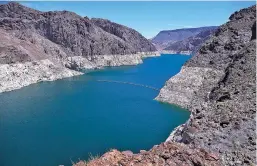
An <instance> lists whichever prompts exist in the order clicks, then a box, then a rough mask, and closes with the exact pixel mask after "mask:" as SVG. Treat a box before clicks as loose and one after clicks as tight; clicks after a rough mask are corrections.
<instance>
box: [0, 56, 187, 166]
mask: <svg viewBox="0 0 257 166" xmlns="http://www.w3.org/2000/svg"><path fill="white" fill-rule="evenodd" d="M188 59H189V57H188V56H182V55H162V57H158V58H148V59H145V60H144V63H143V64H141V65H137V66H128V67H115V68H106V69H104V70H98V71H91V72H89V73H87V74H85V75H83V76H77V77H73V78H68V79H63V80H57V81H53V82H42V83H38V84H33V85H30V86H28V87H24V88H22V89H19V90H16V91H12V92H7V93H2V94H0V134H1V135H0V165H1V166H17V165H19V166H29V165H33V166H54V165H61V164H63V165H71V162H72V161H73V162H76V161H78V160H79V159H84V160H87V159H88V157H89V155H93V156H94V155H101V154H103V153H104V152H106V151H108V150H110V149H113V148H116V149H119V150H128V149H129V150H132V151H133V152H139V150H141V149H145V150H149V149H150V148H151V147H152V146H153V145H155V144H159V143H160V142H163V141H164V140H165V139H166V138H167V137H168V135H169V134H170V132H171V131H172V130H173V129H174V128H175V127H177V126H178V125H180V124H182V123H184V122H185V121H186V120H187V119H188V118H189V112H188V111H186V110H183V109H181V108H179V107H176V106H172V105H169V104H163V103H160V102H157V101H155V100H153V99H154V98H155V97H156V96H157V95H158V93H159V92H158V91H156V90H153V89H148V88H144V87H140V86H133V85H128V84H118V83H109V82H97V81H96V80H115V81H125V82H133V83H138V84H146V85H149V86H152V87H156V88H161V87H163V85H164V83H165V81H166V80H168V79H169V78H170V77H171V76H173V75H175V74H176V73H178V72H179V70H180V68H181V66H182V64H183V63H185V61H186V60H188Z"/></svg>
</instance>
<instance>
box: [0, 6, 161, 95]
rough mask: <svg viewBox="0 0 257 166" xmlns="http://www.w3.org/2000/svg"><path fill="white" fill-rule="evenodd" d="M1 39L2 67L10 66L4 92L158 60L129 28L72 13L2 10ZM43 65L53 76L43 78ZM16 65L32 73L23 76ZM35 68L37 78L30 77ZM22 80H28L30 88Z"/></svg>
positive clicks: (18, 8) (17, 8) (1, 87)
mask: <svg viewBox="0 0 257 166" xmlns="http://www.w3.org/2000/svg"><path fill="white" fill-rule="evenodd" d="M0 35H1V36H2V37H1V38H0V65H1V64H2V65H5V66H8V67H2V68H1V69H8V70H4V71H0V72H1V73H2V75H1V76H0V77H1V78H2V77H6V78H5V79H0V92H3V91H8V90H12V89H17V88H18V87H22V86H23V85H29V84H30V83H29V82H30V81H29V80H34V81H31V83H34V82H38V81H42V80H54V78H56V79H59V78H61V77H69V76H73V75H78V74H82V73H80V72H77V71H74V70H80V69H87V68H98V67H103V66H119V65H134V64H139V63H142V58H143V57H147V56H153V55H158V53H155V52H154V51H156V49H155V47H154V45H153V44H151V42H149V41H148V40H147V39H146V38H144V37H143V36H142V35H141V34H140V33H138V32H136V31H135V30H133V29H131V28H128V27H125V26H122V25H119V24H116V23H113V22H110V21H107V20H103V19H92V20H91V19H89V18H87V17H81V16H79V15H77V14H75V13H73V12H68V11H54V12H52V11H50V12H41V11H37V10H33V9H30V8H28V7H25V6H22V5H20V4H19V3H16V2H10V3H7V4H2V5H0ZM42 60H43V61H42ZM44 60H47V62H49V63H50V64H51V66H52V67H47V69H48V70H49V73H52V74H53V75H47V76H46V75H44V73H45V71H46V68H44V70H41V69H42V68H41V67H39V66H37V65H43V66H45V63H44V64H41V62H46V61H44ZM30 62H36V63H30ZM16 63H17V64H19V66H21V65H24V66H23V68H26V69H27V71H28V72H20V71H19V70H20V68H18V67H17V65H13V64H16ZM31 64H33V65H31ZM32 66H33V67H32ZM35 67H38V70H35V71H34V72H37V73H30V71H32V70H33V69H34V68H35ZM54 68H55V69H58V70H55V71H53V69H54ZM9 70H10V71H12V72H10V71H9ZM57 71H58V72H57ZM64 71H65V72H64ZM66 71H69V72H66ZM56 72H57V73H58V74H57V73H56ZM18 73H19V74H18ZM66 73H70V74H66ZM35 75H38V76H39V77H35V78H38V79H35V78H34V76H35ZM41 77H44V78H45V79H41ZM50 77H51V78H50ZM20 78H21V79H20ZM24 78H29V79H27V82H26V83H24V82H23V81H22V80H24ZM7 80H8V81H9V82H8V83H7V82H6V81H7ZM18 80H20V81H18ZM7 84H8V85H9V86H8V87H7V86H6V85H7ZM12 85H13V86H12Z"/></svg>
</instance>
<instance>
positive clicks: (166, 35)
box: [151, 26, 217, 52]
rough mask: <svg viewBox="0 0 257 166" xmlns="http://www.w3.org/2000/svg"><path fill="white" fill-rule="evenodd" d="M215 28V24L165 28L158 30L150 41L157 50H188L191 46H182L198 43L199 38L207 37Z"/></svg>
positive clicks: (192, 45)
mask: <svg viewBox="0 0 257 166" xmlns="http://www.w3.org/2000/svg"><path fill="white" fill-rule="evenodd" d="M216 28H217V27H216V26H210V27H199V28H184V29H176V30H166V31H161V32H159V33H158V34H157V35H156V36H155V37H154V38H153V39H152V40H151V41H152V43H153V44H154V45H155V46H156V47H157V48H158V50H163V49H165V48H167V49H166V50H174V51H176V52H179V51H188V50H189V51H190V50H192V48H190V49H188V48H187V49H185V48H184V47H195V46H196V45H199V44H198V43H199V42H200V41H199V40H201V39H203V38H205V37H207V36H208V33H209V32H212V31H213V30H215V29H216ZM189 38H191V39H189ZM193 38H195V39H193ZM199 38H201V39H199ZM201 43H202V42H201ZM183 45H184V46H183ZM169 47H170V48H169ZM180 47H182V48H180Z"/></svg>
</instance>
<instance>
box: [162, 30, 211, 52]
mask: <svg viewBox="0 0 257 166" xmlns="http://www.w3.org/2000/svg"><path fill="white" fill-rule="evenodd" d="M215 30H216V28H213V29H207V30H203V31H201V32H200V33H198V34H197V35H195V36H191V37H189V38H187V39H184V40H181V41H177V42H175V43H171V44H169V45H168V47H166V48H165V49H164V50H167V51H171V52H174V53H188V54H192V53H195V52H196V51H197V50H198V49H199V47H200V46H201V45H202V43H204V41H205V40H207V39H208V38H209V37H210V35H211V34H213V33H214V32H215Z"/></svg>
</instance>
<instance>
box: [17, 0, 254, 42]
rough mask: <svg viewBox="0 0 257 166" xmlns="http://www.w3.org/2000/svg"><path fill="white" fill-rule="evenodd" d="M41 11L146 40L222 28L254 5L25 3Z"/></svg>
mask: <svg viewBox="0 0 257 166" xmlns="http://www.w3.org/2000/svg"><path fill="white" fill-rule="evenodd" d="M22 4H24V5H26V6H28V7H32V8H34V9H38V10H41V11H50V10H68V11H73V12H75V13H77V14H79V15H81V16H88V17H90V18H92V17H97V18H106V19H109V20H111V21H113V22H116V23H119V24H123V25H126V26H128V27H131V28H133V29H136V30H137V31H139V32H140V33H141V34H142V35H144V36H145V37H147V38H151V37H154V36H155V35H156V34H157V33H158V32H159V31H161V30H170V29H178V28H186V27H200V26H209V25H221V24H223V23H225V22H226V21H227V20H228V17H229V16H230V15H231V14H232V13H233V12H234V11H237V10H239V9H241V8H245V7H249V6H251V5H254V4H256V2H255V1H248V2H245V1H244V2H239V1H237V2H236V1H234V2H233V1H228V2H222V1H215V2H208V1H198V2H185V1H179V2H176V1H170V2H167V1H165V2H153V1H152V2H151V1H150V2H137V1H131V2H122V1H113V2H99V1H95V2H85V1H84V2H57V1H56V2H51V1H50V2H22Z"/></svg>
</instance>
